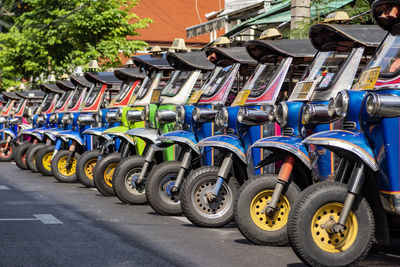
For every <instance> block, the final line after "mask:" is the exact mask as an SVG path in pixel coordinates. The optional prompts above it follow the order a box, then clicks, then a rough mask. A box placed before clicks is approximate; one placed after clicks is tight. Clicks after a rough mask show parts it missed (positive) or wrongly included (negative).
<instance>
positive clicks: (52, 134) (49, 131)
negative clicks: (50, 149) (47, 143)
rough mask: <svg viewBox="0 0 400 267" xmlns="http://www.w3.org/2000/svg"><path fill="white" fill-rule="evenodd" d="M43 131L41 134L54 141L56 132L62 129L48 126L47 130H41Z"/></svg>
mask: <svg viewBox="0 0 400 267" xmlns="http://www.w3.org/2000/svg"><path fill="white" fill-rule="evenodd" d="M41 131H42V132H43V135H45V136H47V137H48V138H49V139H50V140H51V141H56V134H58V133H59V132H62V131H64V130H63V129H60V128H50V129H47V130H41Z"/></svg>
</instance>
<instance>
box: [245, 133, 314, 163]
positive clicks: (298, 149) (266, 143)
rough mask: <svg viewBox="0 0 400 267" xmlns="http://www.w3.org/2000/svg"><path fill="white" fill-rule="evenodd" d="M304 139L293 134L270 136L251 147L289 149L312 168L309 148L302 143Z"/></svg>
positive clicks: (288, 150)
mask: <svg viewBox="0 0 400 267" xmlns="http://www.w3.org/2000/svg"><path fill="white" fill-rule="evenodd" d="M302 141H303V140H302V139H301V138H299V137H293V136H270V137H266V138H263V139H260V140H258V141H257V142H255V143H254V144H253V145H252V146H251V148H255V147H257V148H266V149H268V148H277V149H281V150H284V151H287V152H289V153H291V154H293V155H295V156H296V157H297V158H298V159H300V160H301V162H303V163H304V165H306V166H307V168H309V169H310V170H311V169H312V164H311V160H310V157H309V155H308V150H307V148H306V146H305V145H304V144H302Z"/></svg>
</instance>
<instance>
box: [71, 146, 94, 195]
mask: <svg viewBox="0 0 400 267" xmlns="http://www.w3.org/2000/svg"><path fill="white" fill-rule="evenodd" d="M98 157H99V150H97V149H95V150H89V151H86V152H84V153H83V154H82V155H81V156H80V157H79V160H78V163H77V165H76V177H77V178H78V181H79V182H80V183H81V184H82V185H83V186H85V187H94V183H93V173H94V169H95V166H96V163H97V158H98Z"/></svg>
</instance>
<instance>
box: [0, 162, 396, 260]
mask: <svg viewBox="0 0 400 267" xmlns="http://www.w3.org/2000/svg"><path fill="white" fill-rule="evenodd" d="M0 201H1V204H2V205H0V236H1V242H0V265H1V266H15V265H18V266H54V265H69V266H111V265H112V266H125V265H126V266H128V265H129V266H133V265H136V266H137V265H152V266H161V265H181V266H188V265H191V266H245V265H246V266H266V265H270V266H302V264H301V263H300V260H299V259H297V257H296V255H295V254H294V253H293V252H292V250H291V248H290V247H260V246H255V245H252V244H250V243H249V242H247V241H246V239H244V238H243V236H242V235H241V234H240V233H239V231H238V230H237V229H236V227H235V225H234V224H233V223H232V224H231V225H229V226H228V227H225V228H222V229H203V228H198V227H194V226H193V225H192V224H190V223H189V222H188V221H187V220H186V218H185V217H165V216H160V215H157V214H156V213H155V212H153V211H152V209H151V208H150V207H149V206H147V205H143V206H128V205H123V204H121V203H120V202H119V200H118V199H117V198H107V197H103V196H101V195H100V194H99V193H98V192H97V191H96V190H94V189H88V188H84V187H82V186H81V185H80V184H78V183H76V184H61V183H59V182H57V181H56V180H55V179H54V178H53V177H44V176H42V175H39V174H34V173H31V172H29V171H22V170H20V169H19V168H18V167H17V166H16V165H15V164H12V163H0ZM398 237H400V235H398ZM399 247H400V239H396V240H394V241H393V244H392V245H391V246H389V247H384V248H375V249H374V250H373V253H372V254H371V255H370V256H369V257H368V258H367V259H366V260H365V261H364V262H363V263H362V265H363V266H370V265H378V266H395V265H400V249H399Z"/></svg>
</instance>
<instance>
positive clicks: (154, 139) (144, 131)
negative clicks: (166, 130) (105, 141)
mask: <svg viewBox="0 0 400 267" xmlns="http://www.w3.org/2000/svg"><path fill="white" fill-rule="evenodd" d="M125 134H127V135H131V136H136V137H139V138H141V139H143V140H144V141H145V142H146V143H153V144H159V143H160V141H158V137H159V135H158V130H157V129H151V128H136V129H131V130H129V131H127V132H126V133H125Z"/></svg>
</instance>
